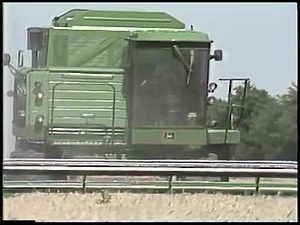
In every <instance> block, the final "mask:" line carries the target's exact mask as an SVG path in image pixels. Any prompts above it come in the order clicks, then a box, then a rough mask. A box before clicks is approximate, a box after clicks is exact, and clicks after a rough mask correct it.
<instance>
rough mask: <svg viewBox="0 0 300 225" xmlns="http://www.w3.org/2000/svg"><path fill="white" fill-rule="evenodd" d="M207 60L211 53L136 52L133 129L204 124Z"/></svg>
mask: <svg viewBox="0 0 300 225" xmlns="http://www.w3.org/2000/svg"><path fill="white" fill-rule="evenodd" d="M178 51H179V52H178ZM180 55H181V56H182V57H180ZM207 56H208V49H196V48H195V49H191V48H177V50H176V49H174V48H140V49H138V50H136V54H135V57H134V65H133V81H132V82H133V125H134V126H145V125H162V126H184V125H195V126H196V125H201V124H203V121H201V120H203V113H205V112H203V109H204V107H205V105H203V99H204V98H206V96H205V88H206V81H207V64H208V60H207V59H208V57H207ZM203 90H204V92H203ZM201 109H202V111H201ZM191 118H192V120H194V123H191V121H190V119H191Z"/></svg>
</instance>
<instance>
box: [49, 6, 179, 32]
mask: <svg viewBox="0 0 300 225" xmlns="http://www.w3.org/2000/svg"><path fill="white" fill-rule="evenodd" d="M54 21H55V20H53V24H54V25H55V26H61V27H65V26H97V27H144V28H177V29H184V24H183V23H181V22H180V21H178V20H177V19H175V18H174V17H172V16H170V15H168V14H167V13H164V12H137V11H93V10H71V11H68V12H66V13H64V14H63V15H61V16H59V17H58V18H57V20H56V22H54Z"/></svg>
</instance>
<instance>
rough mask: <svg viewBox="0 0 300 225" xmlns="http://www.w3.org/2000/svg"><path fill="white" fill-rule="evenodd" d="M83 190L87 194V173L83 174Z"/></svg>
mask: <svg viewBox="0 0 300 225" xmlns="http://www.w3.org/2000/svg"><path fill="white" fill-rule="evenodd" d="M82 192H83V194H85V192H86V175H84V176H83V181H82Z"/></svg>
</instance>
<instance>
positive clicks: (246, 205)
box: [3, 192, 298, 221]
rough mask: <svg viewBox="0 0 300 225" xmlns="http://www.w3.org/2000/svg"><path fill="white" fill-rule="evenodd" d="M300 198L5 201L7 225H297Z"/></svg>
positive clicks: (70, 196) (74, 196)
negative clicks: (77, 223)
mask: <svg viewBox="0 0 300 225" xmlns="http://www.w3.org/2000/svg"><path fill="white" fill-rule="evenodd" d="M297 210H298V208H297V198H296V197H281V196H242V195H225V194H220V193H217V194H208V193H201V194H200V193H197V194H191V193H184V194H173V195H170V194H134V193H120V192H119V193H107V192H102V193H99V192H98V193H86V194H82V193H38V192H37V193H28V194H19V195H17V196H13V197H9V198H4V199H3V217H4V219H10V220H16V219H32V220H93V221H94V220H101V221H103V220H104V221H107V220H110V221H120V220H127V221H128V220H130V221H144V220H148V221H149V220H151V221H157V220H160V221H166V220H172V221H174V220H177V221H178V220H179V221H189V220H199V221H201V220H213V221H217V220H223V221H224V220H235V221H236V220H243V221H247V220H248V221H249V220H264V221H274V220H292V221H297V220H298V218H297Z"/></svg>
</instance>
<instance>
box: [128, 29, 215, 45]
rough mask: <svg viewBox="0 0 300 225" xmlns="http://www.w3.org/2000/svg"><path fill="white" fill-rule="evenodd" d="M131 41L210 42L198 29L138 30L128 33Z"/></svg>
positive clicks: (206, 35)
mask: <svg viewBox="0 0 300 225" xmlns="http://www.w3.org/2000/svg"><path fill="white" fill-rule="evenodd" d="M128 39H129V40H132V41H174V42H211V41H210V40H209V36H208V34H206V33H203V32H199V31H172V30H169V31H138V32H132V33H131V34H130V35H129V38H128Z"/></svg>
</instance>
